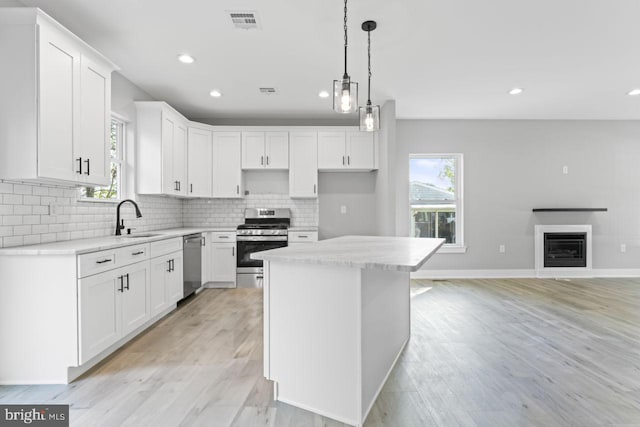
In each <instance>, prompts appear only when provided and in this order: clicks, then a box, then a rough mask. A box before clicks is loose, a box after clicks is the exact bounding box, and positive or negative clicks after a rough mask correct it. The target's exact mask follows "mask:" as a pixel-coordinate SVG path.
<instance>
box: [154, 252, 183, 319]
mask: <svg viewBox="0 0 640 427" xmlns="http://www.w3.org/2000/svg"><path fill="white" fill-rule="evenodd" d="M182 264H183V263H182V251H180V252H174V253H171V254H167V255H163V256H160V257H157V258H153V259H152V260H151V297H150V299H151V316H155V315H156V314H158V313H161V312H162V311H164V310H166V309H167V308H168V307H170V306H171V305H173V304H175V303H176V302H177V301H178V300H179V299H180V298H181V297H182V268H183V267H182Z"/></svg>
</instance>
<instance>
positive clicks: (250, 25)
mask: <svg viewBox="0 0 640 427" xmlns="http://www.w3.org/2000/svg"><path fill="white" fill-rule="evenodd" d="M227 13H228V14H229V16H230V17H231V22H233V26H234V27H235V28H240V29H242V30H258V29H260V21H259V19H258V14H257V12H255V11H253V10H244V11H227Z"/></svg>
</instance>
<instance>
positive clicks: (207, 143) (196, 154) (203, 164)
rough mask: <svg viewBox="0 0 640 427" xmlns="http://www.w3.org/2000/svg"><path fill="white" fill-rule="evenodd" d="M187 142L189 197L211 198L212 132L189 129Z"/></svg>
mask: <svg viewBox="0 0 640 427" xmlns="http://www.w3.org/2000/svg"><path fill="white" fill-rule="evenodd" d="M187 141H188V142H187V153H188V154H187V158H188V161H187V165H188V174H189V188H188V192H189V197H211V196H212V195H213V193H212V185H213V172H212V168H211V166H212V164H213V163H212V162H213V132H211V131H209V130H205V129H199V128H195V127H190V128H189V136H188V139H187Z"/></svg>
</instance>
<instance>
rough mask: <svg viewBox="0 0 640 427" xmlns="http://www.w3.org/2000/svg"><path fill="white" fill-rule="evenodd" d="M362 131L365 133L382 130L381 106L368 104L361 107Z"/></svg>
mask: <svg viewBox="0 0 640 427" xmlns="http://www.w3.org/2000/svg"><path fill="white" fill-rule="evenodd" d="M359 110H360V112H359V114H360V130H361V131H363V132H375V131H377V130H379V129H380V106H379V105H371V104H367V106H366V107H360V109H359Z"/></svg>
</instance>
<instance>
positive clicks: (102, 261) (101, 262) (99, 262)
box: [96, 258, 113, 264]
mask: <svg viewBox="0 0 640 427" xmlns="http://www.w3.org/2000/svg"><path fill="white" fill-rule="evenodd" d="M111 261H113V260H112V259H111V258H109V259H103V260H100V261H96V264H104V263H105V262H111Z"/></svg>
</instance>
